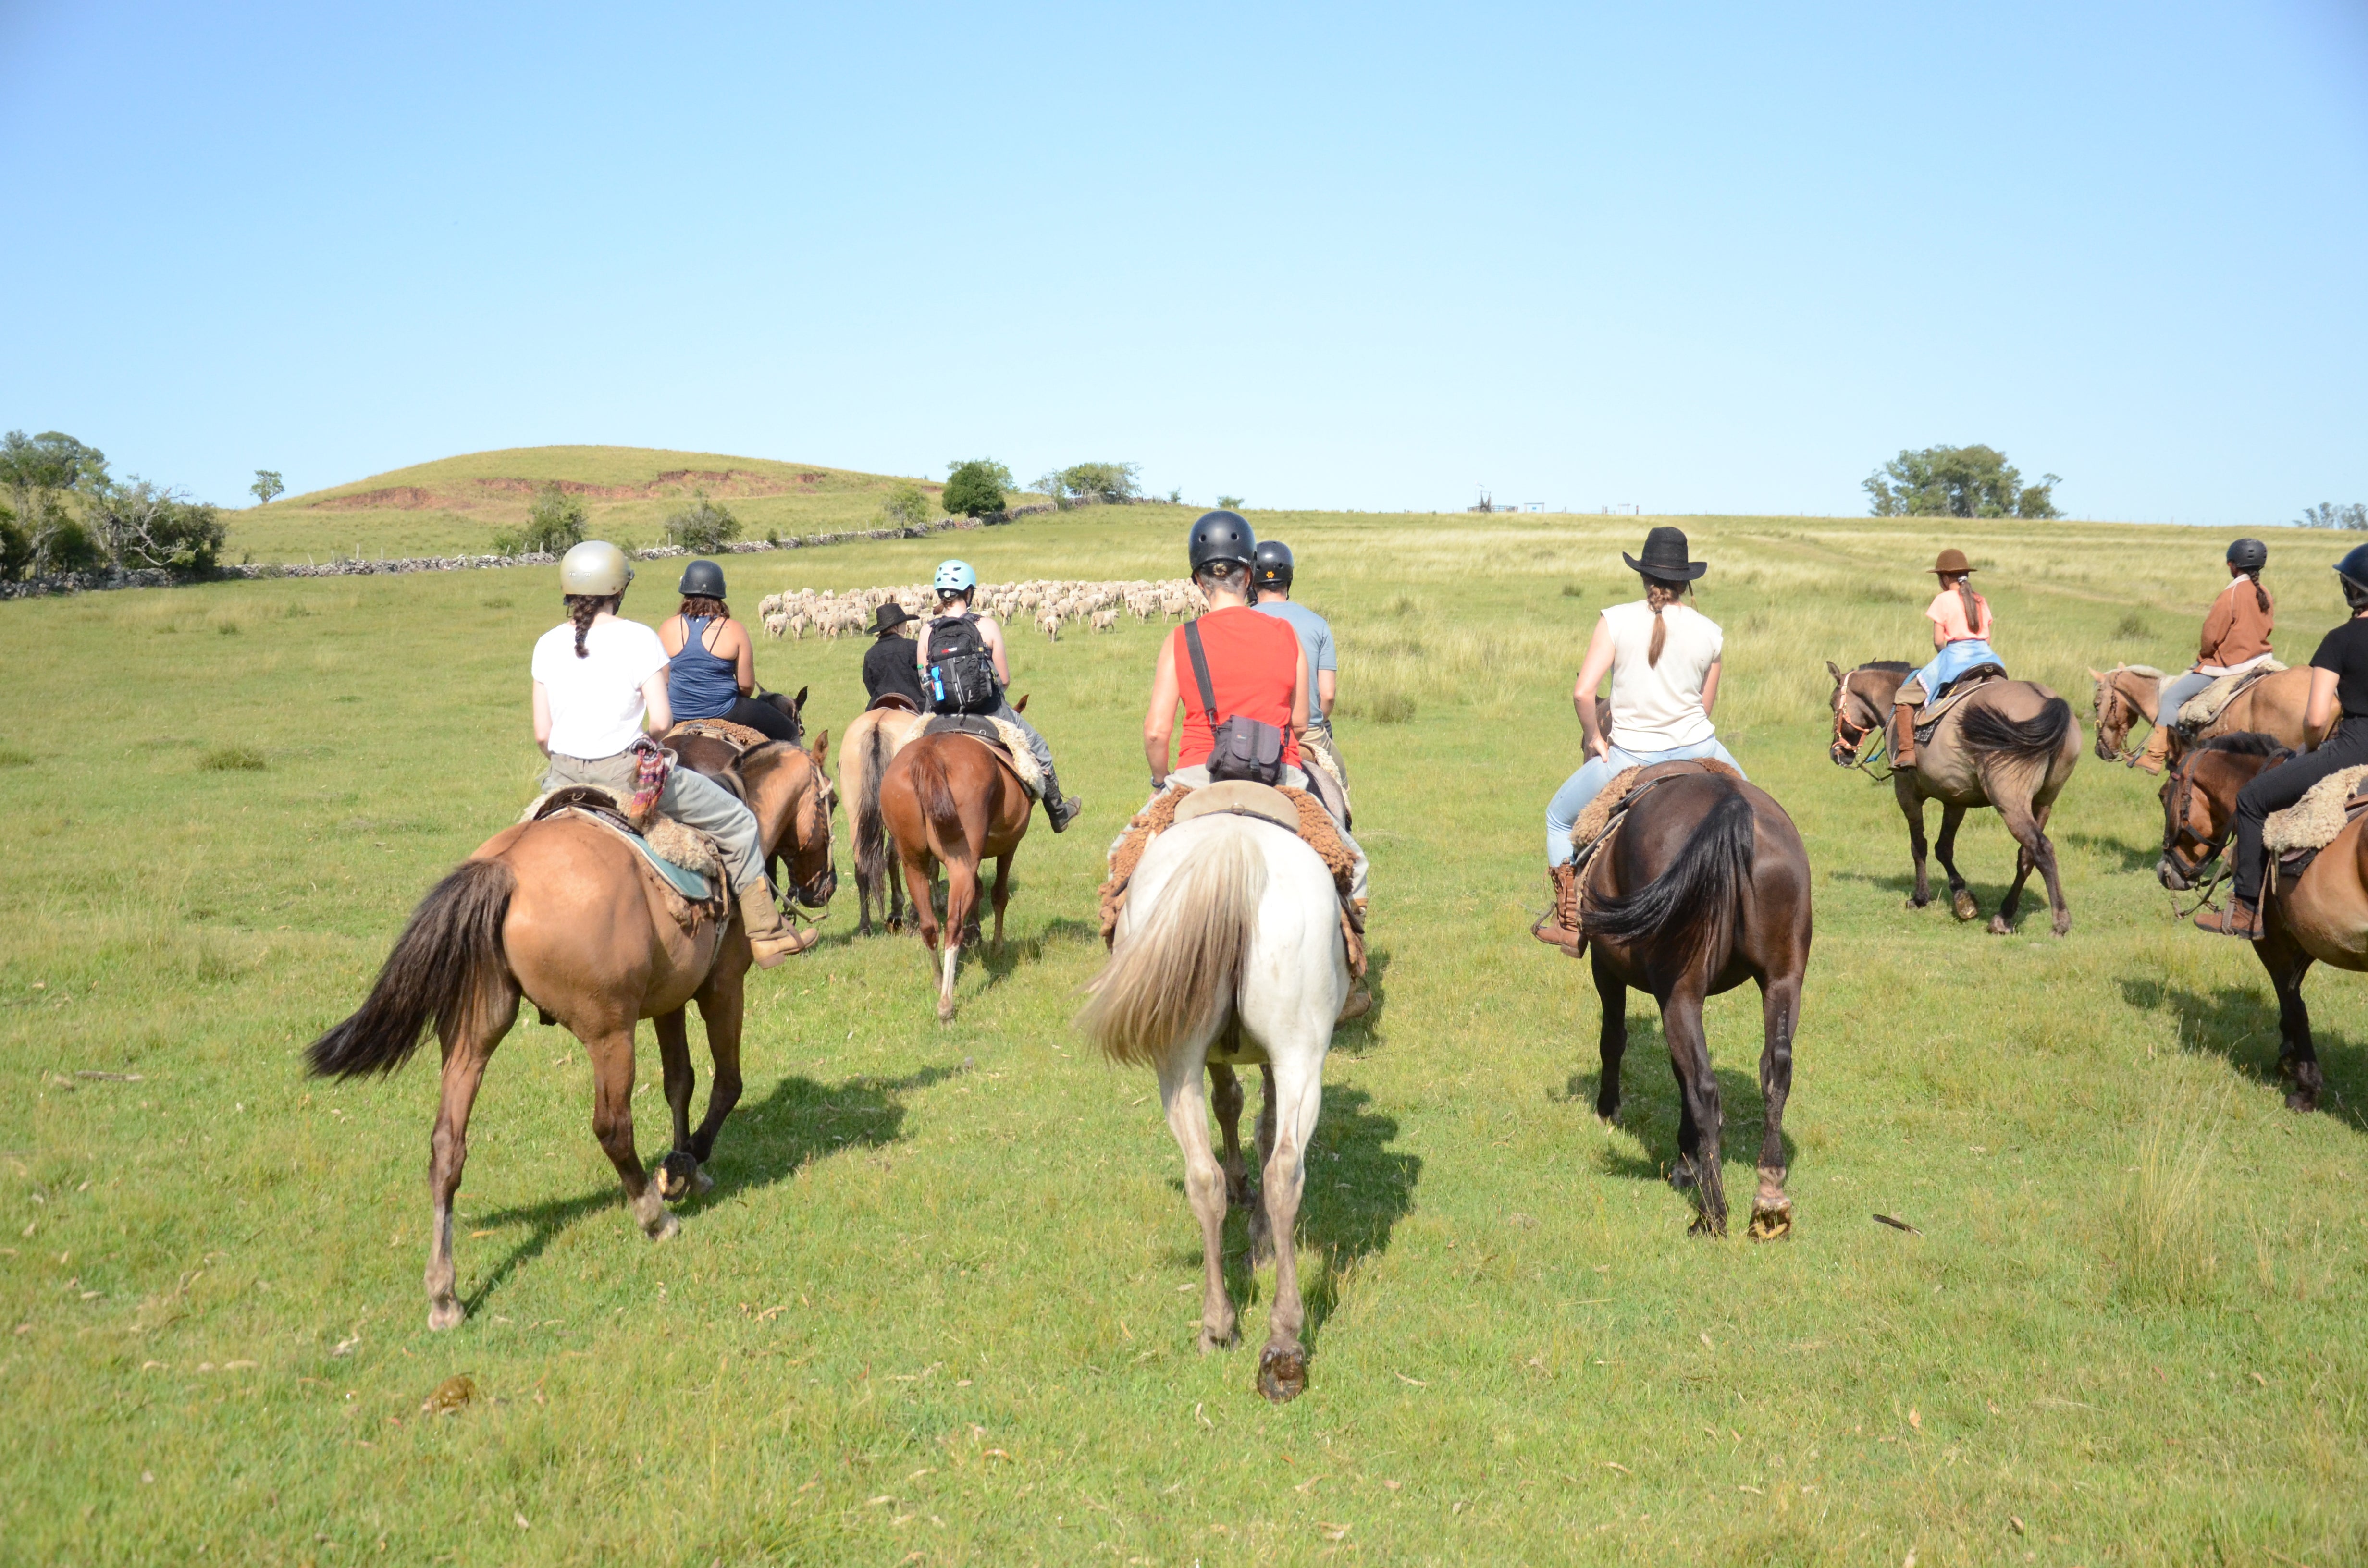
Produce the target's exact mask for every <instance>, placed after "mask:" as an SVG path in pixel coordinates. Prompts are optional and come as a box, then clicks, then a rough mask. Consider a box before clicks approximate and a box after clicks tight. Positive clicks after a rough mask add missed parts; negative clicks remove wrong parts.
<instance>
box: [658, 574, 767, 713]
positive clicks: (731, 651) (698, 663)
mask: <svg viewBox="0 0 2368 1568" xmlns="http://www.w3.org/2000/svg"><path fill="white" fill-rule="evenodd" d="M675 592H677V593H678V594H680V595H681V596H682V608H680V609H678V610H677V611H676V612H675V613H674V614H672V615H670V616H668V617H666V619H665V620H663V621H661V622H660V623H659V625H658V642H659V644H660V645H661V646H663V647H664V648H665V649H666V658H667V663H666V702H667V706H668V707H670V708H671V709H672V710H674V716H675V718H676V719H677V720H682V719H729V720H730V721H731V722H734V723H735V724H746V726H747V727H748V728H750V729H752V730H756V731H759V732H761V733H763V734H765V735H766V736H768V738H770V739H772V740H777V741H794V740H796V739H797V738H798V729H797V726H796V725H795V724H793V723H791V722H790V716H789V715H788V714H786V713H784V712H782V711H781V710H780V709H778V708H776V707H774V706H773V705H772V704H771V703H769V702H759V701H757V699H755V698H754V697H752V696H750V695H749V694H750V693H751V692H754V691H755V690H756V689H757V645H756V643H755V642H753V641H752V640H751V639H750V638H749V636H748V629H747V628H746V627H745V626H743V625H741V624H740V623H739V622H738V621H736V620H734V619H732V607H731V606H730V605H727V604H725V603H724V602H723V567H721V566H718V565H717V564H715V562H712V561H694V562H691V563H690V564H689V565H688V566H686V567H684V568H683V569H682V581H681V582H680V583H678V584H677V585H675Z"/></svg>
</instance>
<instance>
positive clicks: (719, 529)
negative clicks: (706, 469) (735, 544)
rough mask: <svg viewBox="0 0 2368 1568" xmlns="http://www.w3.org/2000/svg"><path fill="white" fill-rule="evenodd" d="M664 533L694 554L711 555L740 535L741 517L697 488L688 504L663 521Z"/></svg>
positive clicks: (668, 538)
mask: <svg viewBox="0 0 2368 1568" xmlns="http://www.w3.org/2000/svg"><path fill="white" fill-rule="evenodd" d="M739 537H740V519H739V518H737V517H734V516H733V515H732V514H731V513H730V512H729V511H727V510H725V509H724V508H723V507H722V506H717V505H716V504H715V503H714V502H712V501H710V500H709V499H708V498H707V492H706V491H704V490H700V491H697V492H695V493H694V494H693V496H692V500H691V503H690V505H689V506H686V507H684V508H683V509H682V510H681V511H679V512H677V513H676V514H675V515H674V516H673V517H668V518H667V519H666V538H667V540H670V541H671V542H673V543H675V544H678V545H680V546H682V547H683V549H685V550H688V551H691V552H692V553H693V554H696V555H712V554H714V553H715V552H716V551H719V550H722V549H723V547H724V546H725V545H727V544H730V543H731V542H732V541H733V540H735V539H738V538H739Z"/></svg>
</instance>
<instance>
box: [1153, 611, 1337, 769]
mask: <svg viewBox="0 0 2368 1568" xmlns="http://www.w3.org/2000/svg"><path fill="white" fill-rule="evenodd" d="M1190 624H1191V625H1194V626H1197V627H1199V628H1200V629H1201V653H1202V654H1203V655H1204V656H1205V657H1206V658H1207V659H1208V661H1209V687H1210V689H1211V690H1212V691H1214V692H1215V693H1216V694H1217V717H1216V720H1215V722H1216V723H1223V722H1224V721H1225V720H1227V719H1231V718H1234V717H1235V716H1236V715H1238V716H1240V717H1242V718H1246V719H1256V720H1258V721H1260V722H1264V723H1269V724H1272V725H1273V726H1274V727H1275V728H1276V729H1278V730H1281V732H1282V760H1283V761H1285V762H1287V763H1289V764H1290V765H1291V766H1292V767H1299V766H1300V761H1299V737H1298V736H1297V735H1295V734H1293V733H1292V732H1291V688H1292V686H1293V685H1294V684H1295V683H1296V682H1297V681H1298V679H1299V667H1300V664H1301V662H1302V660H1303V659H1304V654H1303V653H1301V652H1300V649H1299V633H1297V632H1296V631H1292V629H1291V622H1289V621H1287V620H1281V619H1277V618H1275V617H1273V616H1270V615H1260V614H1259V613H1258V611H1256V610H1254V609H1252V608H1249V607H1248V606H1247V605H1236V606H1235V607H1234V608H1231V609H1219V610H1212V611H1210V612H1209V613H1208V614H1206V615H1204V616H1202V617H1201V619H1198V620H1196V621H1192V622H1190ZM1167 646H1168V649H1169V651H1170V652H1171V653H1173V654H1174V656H1175V659H1176V684H1177V685H1178V687H1180V688H1182V690H1183V693H1184V736H1183V747H1182V749H1181V750H1179V751H1178V753H1177V754H1176V766H1177V767H1196V766H1198V765H1199V764H1201V763H1204V762H1206V761H1208V760H1209V754H1210V753H1211V752H1212V751H1214V750H1215V749H1216V746H1217V742H1216V737H1215V735H1214V733H1212V732H1213V728H1214V726H1213V724H1212V722H1211V720H1210V718H1209V712H1208V710H1207V709H1205V708H1203V707H1201V683H1200V682H1199V681H1197V680H1195V679H1194V678H1193V677H1192V650H1191V649H1190V648H1189V647H1187V646H1185V643H1184V628H1183V627H1181V626H1179V627H1178V628H1177V629H1176V630H1175V631H1172V632H1170V633H1169V634H1168V637H1167Z"/></svg>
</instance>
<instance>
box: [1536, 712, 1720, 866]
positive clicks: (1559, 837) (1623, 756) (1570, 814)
mask: <svg viewBox="0 0 2368 1568" xmlns="http://www.w3.org/2000/svg"><path fill="white" fill-rule="evenodd" d="M1706 756H1707V757H1714V758H1716V759H1717V760H1718V761H1720V762H1723V763H1725V764H1726V765H1727V766H1728V767H1733V768H1735V770H1736V772H1737V773H1740V772H1742V771H1743V769H1742V768H1741V767H1736V761H1735V758H1733V757H1731V756H1727V754H1726V748H1725V746H1723V745H1721V744H1718V739H1717V737H1716V736H1713V737H1712V738H1711V739H1709V740H1706V741H1697V742H1695V743H1694V744H1692V745H1690V746H1671V747H1670V748H1669V749H1668V750H1667V751H1623V750H1622V749H1621V748H1620V747H1618V746H1613V747H1611V750H1609V751H1607V752H1606V753H1604V755H1603V756H1599V757H1594V758H1592V759H1590V760H1589V761H1588V765H1587V766H1586V767H1582V768H1580V769H1579V770H1578V771H1577V772H1576V773H1574V774H1572V775H1571V776H1570V777H1569V778H1565V779H1564V780H1563V784H1562V788H1561V789H1559V790H1555V791H1554V799H1553V800H1552V801H1548V802H1546V864H1547V865H1549V866H1561V865H1566V864H1568V863H1569V860H1570V830H1571V826H1572V824H1575V823H1577V821H1578V813H1579V812H1583V811H1585V810H1586V809H1587V803H1588V801H1592V800H1593V799H1595V797H1596V796H1598V795H1600V794H1601V793H1603V787H1604V786H1605V785H1606V784H1609V783H1611V780H1612V779H1613V778H1616V777H1617V776H1619V775H1620V774H1622V773H1625V772H1627V771H1628V769H1630V768H1632V767H1651V766H1652V765H1653V764H1654V763H1656V762H1698V761H1700V760H1701V759H1702V758H1703V757H1706Z"/></svg>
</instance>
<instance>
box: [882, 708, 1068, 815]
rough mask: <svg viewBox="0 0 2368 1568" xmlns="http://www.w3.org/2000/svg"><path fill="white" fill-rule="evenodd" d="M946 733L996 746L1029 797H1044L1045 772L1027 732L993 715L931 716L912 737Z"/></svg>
mask: <svg viewBox="0 0 2368 1568" xmlns="http://www.w3.org/2000/svg"><path fill="white" fill-rule="evenodd" d="M949 734H951V735H968V736H969V737H970V738H971V739H973V740H974V741H985V743H986V744H989V745H991V746H994V747H996V748H997V749H999V750H1000V751H1002V752H1003V753H1004V754H1005V756H1006V759H1007V760H1008V761H1009V763H1010V764H1011V771H1012V772H1014V773H1017V774H1018V775H1019V785H1020V788H1022V789H1024V790H1027V791H1028V798H1029V799H1030V800H1031V801H1041V800H1042V799H1043V798H1044V770H1043V769H1042V767H1038V766H1037V765H1036V753H1035V751H1034V750H1033V749H1032V748H1031V747H1030V745H1029V744H1028V732H1027V731H1025V730H1023V729H1021V728H1020V727H1019V725H1017V724H1015V723H1013V722H1011V721H1010V720H1008V719H998V718H996V716H995V715H994V714H992V713H932V714H930V715H929V716H928V719H927V720H926V721H924V722H922V725H921V727H920V728H919V729H918V730H916V731H915V732H914V738H915V739H916V740H917V739H919V738H920V737H921V736H922V735H949Z"/></svg>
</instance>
